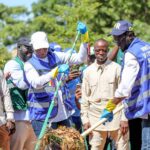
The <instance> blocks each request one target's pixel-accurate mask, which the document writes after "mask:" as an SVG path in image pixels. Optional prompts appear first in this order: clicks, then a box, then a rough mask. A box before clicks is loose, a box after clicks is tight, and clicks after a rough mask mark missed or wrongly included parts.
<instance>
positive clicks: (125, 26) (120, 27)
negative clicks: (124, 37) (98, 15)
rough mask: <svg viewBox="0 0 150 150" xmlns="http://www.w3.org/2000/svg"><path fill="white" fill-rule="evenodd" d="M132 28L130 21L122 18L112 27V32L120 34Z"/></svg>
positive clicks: (116, 34) (112, 33) (115, 34)
mask: <svg viewBox="0 0 150 150" xmlns="http://www.w3.org/2000/svg"><path fill="white" fill-rule="evenodd" d="M131 28H132V24H131V23H130V22H128V21H126V20H120V21H118V22H117V23H116V24H115V25H114V28H113V29H112V32H111V33H110V34H111V35H114V36H119V35H121V34H123V33H125V32H126V31H131V30H132V29H131Z"/></svg>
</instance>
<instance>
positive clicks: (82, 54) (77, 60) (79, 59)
mask: <svg viewBox="0 0 150 150" xmlns="http://www.w3.org/2000/svg"><path fill="white" fill-rule="evenodd" d="M54 53H55V55H56V56H57V57H58V58H59V60H60V63H66V62H67V61H68V58H69V56H70V53H64V52H56V51H55V52H54ZM86 60H87V43H83V44H81V46H80V50H79V52H78V53H73V54H72V56H71V58H70V60H69V64H81V63H84V62H85V61H86Z"/></svg>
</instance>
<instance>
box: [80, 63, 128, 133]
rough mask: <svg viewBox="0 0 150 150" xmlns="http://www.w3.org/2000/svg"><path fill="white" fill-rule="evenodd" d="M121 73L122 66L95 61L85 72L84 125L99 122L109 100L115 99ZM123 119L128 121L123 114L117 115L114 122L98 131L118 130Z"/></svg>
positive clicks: (82, 116)
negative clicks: (100, 63) (99, 63)
mask: <svg viewBox="0 0 150 150" xmlns="http://www.w3.org/2000/svg"><path fill="white" fill-rule="evenodd" d="M120 72H121V67H120V65H118V64H117V63H115V62H112V61H110V60H107V61H106V62H105V64H103V65H98V64H97V62H96V61H95V62H94V63H93V64H92V65H90V66H89V67H87V69H86V70H85V71H84V74H83V84H82V103H81V118H82V121H83V124H84V123H87V122H88V121H89V122H90V123H91V125H94V124H95V123H96V122H98V121H99V117H100V115H101V113H102V111H103V109H104V108H105V106H106V104H107V102H108V100H109V99H113V98H114V95H115V90H116V89H117V88H118V84H119V80H120ZM121 115H122V116H121ZM121 117H122V118H121ZM121 119H122V120H126V118H125V116H124V113H122V112H120V113H118V114H116V115H115V116H114V119H113V121H112V122H110V123H108V124H107V125H105V126H104V125H101V126H99V127H98V128H97V130H102V131H113V130H117V129H119V124H120V120H121Z"/></svg>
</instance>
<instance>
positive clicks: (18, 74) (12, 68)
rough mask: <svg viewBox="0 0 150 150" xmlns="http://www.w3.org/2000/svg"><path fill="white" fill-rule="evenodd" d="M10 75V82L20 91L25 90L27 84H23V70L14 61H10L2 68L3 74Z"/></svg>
mask: <svg viewBox="0 0 150 150" xmlns="http://www.w3.org/2000/svg"><path fill="white" fill-rule="evenodd" d="M8 73H9V74H10V77H9V78H10V79H11V80H12V82H13V83H14V84H15V85H16V86H17V87H18V88H20V89H27V84H26V83H25V82H24V78H23V70H22V69H21V67H20V65H19V64H18V63H17V62H15V60H10V61H9V62H8V63H6V65H5V67H4V74H5V75H6V74H8Z"/></svg>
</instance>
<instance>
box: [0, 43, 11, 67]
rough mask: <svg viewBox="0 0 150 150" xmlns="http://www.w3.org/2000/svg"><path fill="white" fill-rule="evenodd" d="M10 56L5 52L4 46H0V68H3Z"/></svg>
mask: <svg viewBox="0 0 150 150" xmlns="http://www.w3.org/2000/svg"><path fill="white" fill-rule="evenodd" d="M10 58H11V54H10V53H9V52H7V50H6V48H5V47H3V46H2V47H0V69H3V66H4V64H5V63H6V62H7V61H8V60H9V59H10Z"/></svg>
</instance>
